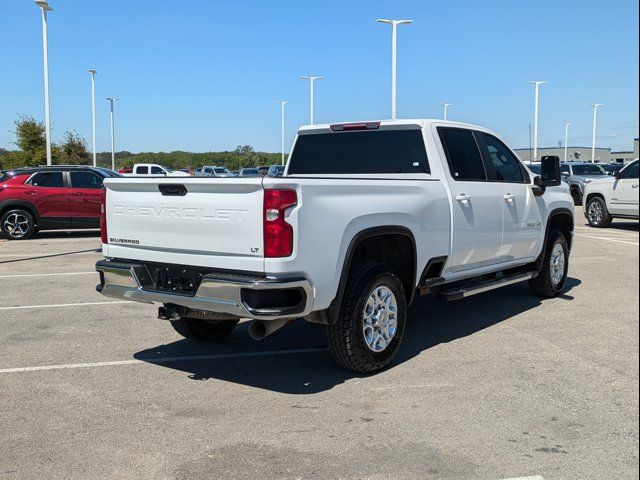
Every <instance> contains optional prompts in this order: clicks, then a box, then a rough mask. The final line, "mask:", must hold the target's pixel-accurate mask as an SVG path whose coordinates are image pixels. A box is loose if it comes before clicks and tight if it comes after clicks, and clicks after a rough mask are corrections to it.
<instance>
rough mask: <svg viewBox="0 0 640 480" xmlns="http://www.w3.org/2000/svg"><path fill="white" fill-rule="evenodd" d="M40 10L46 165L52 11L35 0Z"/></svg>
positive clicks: (41, 0)
mask: <svg viewBox="0 0 640 480" xmlns="http://www.w3.org/2000/svg"><path fill="white" fill-rule="evenodd" d="M35 3H36V5H37V6H38V7H39V8H40V11H41V12H42V60H43V63H44V122H45V135H46V139H47V165H51V117H50V115H49V49H48V45H47V43H48V42H47V12H51V11H53V8H51V7H50V6H49V4H48V3H47V2H45V1H44V0H35Z"/></svg>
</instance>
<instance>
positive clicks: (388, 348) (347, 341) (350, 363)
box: [326, 263, 407, 373]
mask: <svg viewBox="0 0 640 480" xmlns="http://www.w3.org/2000/svg"><path fill="white" fill-rule="evenodd" d="M406 310H407V307H406V299H405V293H404V288H403V287H402V283H401V282H400V279H398V277H397V276H395V275H394V274H392V273H389V272H387V271H385V267H384V266H383V265H380V264H376V263H368V264H364V265H360V266H359V267H357V270H356V271H355V272H354V273H353V274H352V275H350V279H349V282H348V285H347V287H346V290H345V292H344V300H343V303H342V308H341V311H340V317H339V318H338V320H337V321H336V323H335V324H333V325H329V326H327V330H326V331H327V343H328V344H329V350H330V352H331V355H332V356H333V358H334V360H335V361H336V362H337V363H338V364H339V365H340V366H342V367H344V368H348V369H349V370H355V371H357V372H364V373H367V372H375V371H377V370H380V369H382V368H384V367H386V366H387V365H388V364H389V363H390V362H391V360H393V357H394V356H395V355H396V353H397V352H398V349H399V347H400V343H401V341H402V336H403V334H404V327H405V322H406Z"/></svg>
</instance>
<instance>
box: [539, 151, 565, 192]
mask: <svg viewBox="0 0 640 480" xmlns="http://www.w3.org/2000/svg"><path fill="white" fill-rule="evenodd" d="M540 163H541V169H540V176H539V177H537V178H536V180H537V181H536V185H537V186H539V187H545V188H546V187H558V186H560V184H561V183H562V173H561V172H560V157H558V156H555V155H548V156H544V157H542V159H541V161H540Z"/></svg>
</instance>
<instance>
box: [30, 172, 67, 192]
mask: <svg viewBox="0 0 640 480" xmlns="http://www.w3.org/2000/svg"><path fill="white" fill-rule="evenodd" d="M29 183H30V184H31V185H33V186H34V187H49V188H60V187H64V180H63V179H62V172H42V173H36V174H35V175H34V176H33V177H31V180H30V181H29Z"/></svg>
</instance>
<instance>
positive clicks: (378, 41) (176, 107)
mask: <svg viewBox="0 0 640 480" xmlns="http://www.w3.org/2000/svg"><path fill="white" fill-rule="evenodd" d="M51 5H52V6H53V8H54V9H55V11H54V12H52V13H51V14H50V16H49V57H50V81H51V115H52V120H53V125H54V131H53V137H54V140H55V139H58V138H60V137H61V136H62V133H63V132H64V131H65V130H77V131H78V132H79V133H80V134H82V135H83V136H84V137H85V139H86V140H87V142H88V143H89V142H90V138H91V106H90V79H89V74H88V73H87V69H89V68H96V69H97V70H98V74H97V76H96V89H97V99H98V100H97V102H98V110H97V117H98V118H97V120H98V150H100V151H102V150H108V149H109V124H108V105H107V102H106V100H104V97H105V96H109V95H113V96H116V97H119V98H121V101H120V102H118V103H117V105H116V135H117V137H116V148H117V149H118V150H130V151H134V152H138V151H170V150H191V151H209V150H223V149H233V148H235V146H236V145H239V144H251V145H253V146H254V147H256V148H257V149H260V150H266V151H279V149H280V148H279V143H280V130H279V128H280V118H279V106H278V105H276V104H275V103H273V101H274V100H276V99H280V98H286V99H288V100H290V101H291V104H290V105H289V106H288V119H287V129H288V132H287V144H288V145H289V144H290V142H291V140H292V139H293V136H294V134H295V130H296V128H297V127H298V126H299V125H301V124H304V123H306V122H307V119H308V85H307V83H306V82H305V81H303V80H300V79H299V76H300V75H323V76H325V77H326V79H325V80H321V81H320V82H319V83H318V84H317V96H316V102H317V103H316V120H317V121H318V122H337V121H347V120H357V119H379V118H388V117H389V116H390V107H389V103H390V43H391V42H390V27H388V26H384V25H380V24H376V23H375V19H376V18H379V17H383V18H411V19H413V20H414V21H415V23H414V24H413V25H409V26H403V27H400V32H399V59H398V70H399V73H398V115H399V116H400V117H405V118H413V117H439V116H440V115H441V110H440V107H439V106H438V105H437V104H438V102H443V101H447V102H451V103H454V104H455V105H454V106H453V107H451V110H450V118H451V119H455V120H461V121H466V122H471V123H476V124H480V125H483V126H487V127H489V128H492V129H494V130H495V131H497V132H498V133H500V134H501V135H502V136H503V137H504V138H505V139H506V140H507V141H508V142H510V143H511V145H512V146H513V147H516V148H518V147H527V146H528V145H529V134H528V125H529V123H532V122H533V120H532V117H533V91H532V87H531V86H530V85H529V84H528V83H527V81H528V80H533V79H541V80H548V81H549V82H550V83H549V84H548V85H544V86H543V87H541V101H540V105H541V117H540V145H541V146H549V145H556V144H557V141H558V140H559V139H561V138H562V137H563V131H564V129H563V124H564V123H565V122H567V121H568V122H571V123H572V124H573V126H572V129H571V139H570V142H569V143H570V144H571V145H590V143H591V118H592V117H591V109H590V108H589V107H588V106H587V105H588V104H589V103H593V102H598V103H604V104H605V106H604V107H603V108H602V110H601V114H600V122H599V132H600V134H599V136H598V137H599V138H598V145H599V146H602V147H613V148H616V149H619V148H622V149H629V148H630V147H631V144H632V141H633V138H634V137H636V136H638V2H637V1H634V0H609V1H607V2H604V1H602V0H600V1H596V0H582V1H568V0H565V1H559V0H537V1H535V2H531V1H520V0H496V1H492V0H486V1H484V2H471V1H468V0H447V1H445V2H442V1H439V2H436V1H425V0H394V1H393V2H391V1H380V0H366V1H365V0H350V1H337V0H324V1H317V2H311V1H304V2H302V1H289V0H283V1H279V0H278V1H277V0H272V1H258V0H251V1H248V0H235V1H213V0H201V1H198V2H196V1H182V2H177V1H175V0H174V1H168V0H154V1H147V0H136V1H132V0H127V1H125V0H109V1H101V2H98V1H88V0H51ZM41 41H42V40H41V23H40V16H39V10H38V9H37V8H36V6H35V5H34V4H33V2H32V1H31V0H3V1H2V2H1V3H0V147H5V148H12V145H11V142H12V141H13V140H14V135H13V133H12V130H13V122H14V120H15V119H16V117H17V115H18V114H28V115H33V116H35V117H37V118H39V119H43V118H44V113H43V112H44V107H43V89H42V44H41Z"/></svg>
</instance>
